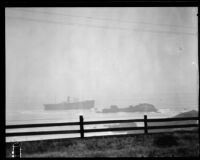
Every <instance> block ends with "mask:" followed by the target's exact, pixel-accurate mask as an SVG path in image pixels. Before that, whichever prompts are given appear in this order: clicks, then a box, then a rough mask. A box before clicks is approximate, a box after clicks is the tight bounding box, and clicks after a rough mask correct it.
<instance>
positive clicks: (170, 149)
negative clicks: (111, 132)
mask: <svg viewBox="0 0 200 160" xmlns="http://www.w3.org/2000/svg"><path fill="white" fill-rule="evenodd" d="M11 145H12V144H11V143H6V157H11V150H12V146H11ZM21 146H22V158H23V157H33V158H34V157H198V156H199V134H198V132H196V131H193V132H191V131H190V132H189V131H176V132H171V133H161V134H156V133H154V134H147V135H144V134H140V135H124V136H112V137H110V136H108V137H106V136H105V137H90V138H84V139H80V138H76V139H59V140H41V141H32V142H31V141H30V142H21Z"/></svg>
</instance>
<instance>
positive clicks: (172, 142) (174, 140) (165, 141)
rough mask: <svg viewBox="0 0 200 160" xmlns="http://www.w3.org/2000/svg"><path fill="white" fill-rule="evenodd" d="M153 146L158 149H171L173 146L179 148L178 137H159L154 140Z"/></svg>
mask: <svg viewBox="0 0 200 160" xmlns="http://www.w3.org/2000/svg"><path fill="white" fill-rule="evenodd" d="M153 144H154V145H155V146H158V147H171V146H177V145H178V144H179V143H178V137H176V136H174V135H162V136H159V137H155V138H154V140H153Z"/></svg>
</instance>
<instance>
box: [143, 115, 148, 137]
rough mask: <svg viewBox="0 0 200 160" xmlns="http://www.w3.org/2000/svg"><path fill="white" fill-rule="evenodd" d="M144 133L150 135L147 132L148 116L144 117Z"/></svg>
mask: <svg viewBox="0 0 200 160" xmlns="http://www.w3.org/2000/svg"><path fill="white" fill-rule="evenodd" d="M144 133H145V134H148V130H147V115H144Z"/></svg>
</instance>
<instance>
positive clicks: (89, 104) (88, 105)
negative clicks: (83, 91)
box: [44, 97, 95, 110]
mask: <svg viewBox="0 0 200 160" xmlns="http://www.w3.org/2000/svg"><path fill="white" fill-rule="evenodd" d="M94 104H95V101H94V100H85V101H79V102H70V97H68V100H67V102H62V103H56V104H44V109H45V110H74V109H92V108H93V107H94Z"/></svg>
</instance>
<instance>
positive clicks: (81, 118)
mask: <svg viewBox="0 0 200 160" xmlns="http://www.w3.org/2000/svg"><path fill="white" fill-rule="evenodd" d="M79 120H80V133H81V138H84V128H83V116H82V115H81V116H79Z"/></svg>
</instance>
